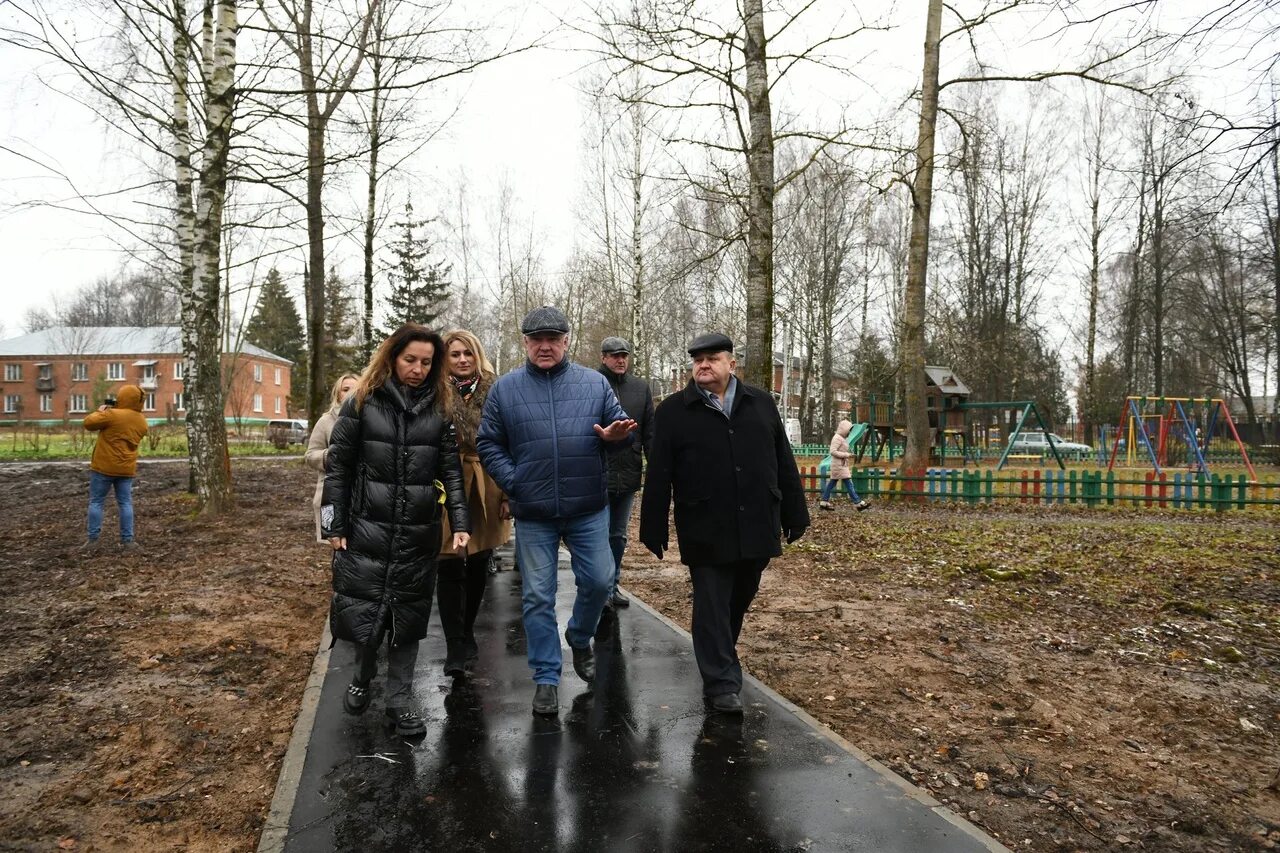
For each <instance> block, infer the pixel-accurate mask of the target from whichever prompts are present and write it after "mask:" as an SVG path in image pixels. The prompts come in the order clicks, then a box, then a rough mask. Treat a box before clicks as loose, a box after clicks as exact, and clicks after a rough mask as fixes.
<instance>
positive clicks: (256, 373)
mask: <svg viewBox="0 0 1280 853" xmlns="http://www.w3.org/2000/svg"><path fill="white" fill-rule="evenodd" d="M253 381H254V382H261V381H262V365H261V364H255V365H254V366H253Z"/></svg>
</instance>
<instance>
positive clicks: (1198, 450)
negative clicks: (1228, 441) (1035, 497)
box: [1107, 396, 1258, 482]
mask: <svg viewBox="0 0 1280 853" xmlns="http://www.w3.org/2000/svg"><path fill="white" fill-rule="evenodd" d="M1219 422H1222V423H1225V424H1226V426H1227V429H1228V430H1229V431H1230V433H1231V437H1232V438H1233V439H1234V440H1235V443H1236V447H1237V448H1239V450H1240V457H1241V458H1242V459H1243V460H1244V465H1245V467H1246V468H1247V469H1248V470H1249V480H1250V482H1257V480H1258V475H1257V473H1256V472H1255V471H1254V470H1253V463H1252V462H1251V461H1250V460H1249V451H1248V449H1247V448H1246V447H1245V444H1244V442H1243V441H1241V440H1240V433H1239V432H1237V431H1236V425H1235V421H1233V420H1232V419H1231V411H1230V410H1229V409H1228V408H1227V404H1226V402H1225V401H1223V400H1222V399H1221V398H1218V397H1151V396H1142V397H1126V398H1125V402H1124V408H1123V409H1121V410H1120V420H1119V424H1120V428H1119V429H1117V430H1116V431H1115V438H1114V439H1112V443H1111V454H1110V460H1109V461H1108V463H1107V470H1108V471H1110V470H1112V469H1113V468H1114V467H1115V464H1116V459H1117V458H1118V457H1119V455H1120V451H1121V450H1122V449H1123V450H1124V451H1125V461H1126V463H1127V465H1128V467H1137V466H1138V465H1139V460H1140V459H1143V458H1145V461H1147V462H1150V463H1151V467H1152V468H1153V469H1154V471H1155V473H1156V475H1157V476H1159V475H1160V474H1161V473H1162V469H1164V468H1168V467H1171V465H1174V464H1185V465H1186V467H1187V469H1188V470H1190V471H1192V472H1195V473H1199V474H1205V475H1207V474H1208V473H1209V462H1208V456H1207V455H1206V451H1207V448H1208V441H1209V437H1211V436H1212V435H1213V434H1214V430H1215V429H1216V428H1217V426H1218V424H1219ZM1201 425H1203V426H1201ZM1171 460H1174V462H1172V463H1171ZM1179 460H1180V461H1179ZM1144 464H1145V463H1144Z"/></svg>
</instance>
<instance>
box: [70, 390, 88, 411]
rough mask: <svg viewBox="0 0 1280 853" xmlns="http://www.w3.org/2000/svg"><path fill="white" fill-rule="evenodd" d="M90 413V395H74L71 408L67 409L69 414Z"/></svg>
mask: <svg viewBox="0 0 1280 853" xmlns="http://www.w3.org/2000/svg"><path fill="white" fill-rule="evenodd" d="M87 411H89V395H88V394H72V395H71V403H70V407H69V408H68V409H67V413H68V414H73V415H74V414H77V413H80V412H87Z"/></svg>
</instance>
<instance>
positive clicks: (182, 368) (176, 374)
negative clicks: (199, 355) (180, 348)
mask: <svg viewBox="0 0 1280 853" xmlns="http://www.w3.org/2000/svg"><path fill="white" fill-rule="evenodd" d="M173 378H174V379H186V378H187V363H186V362H185V361H175V362H174V363H173Z"/></svg>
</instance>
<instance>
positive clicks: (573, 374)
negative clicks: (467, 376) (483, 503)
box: [476, 305, 636, 715]
mask: <svg viewBox="0 0 1280 853" xmlns="http://www.w3.org/2000/svg"><path fill="white" fill-rule="evenodd" d="M520 331H521V332H522V333H523V335H524V349H525V354H526V355H527V356H528V360H527V361H526V362H525V364H524V366H523V367H520V368H516V369H515V370H513V371H512V372H511V373H508V374H506V375H505V376H502V377H500V378H499V379H498V381H496V382H495V383H493V387H492V388H490V389H489V397H488V399H487V400H486V401H485V404H484V411H483V414H482V415H481V419H480V431H479V434H478V435H477V437H476V451H477V453H479V455H480V461H481V463H482V464H483V465H484V469H485V471H487V472H488V473H489V476H491V477H493V479H494V482H496V483H497V484H498V486H499V487H500V488H501V489H502V491H503V492H505V493H506V495H507V500H508V503H509V505H510V508H511V515H512V517H513V518H514V519H515V527H516V561H517V562H518V563H519V565H520V581H521V585H522V587H523V593H522V598H523V613H524V633H525V641H526V645H527V648H528V655H529V668H530V669H531V670H533V681H534V684H535V685H536V686H535V687H534V694H533V712H534V713H535V714H541V715H554V714H557V713H559V710H560V699H559V692H558V686H559V684H560V668H561V661H562V656H561V650H560V633H559V630H560V629H559V626H558V625H557V624H556V569H557V563H558V552H559V547H560V542H561V540H563V541H564V543H565V546H566V547H567V548H568V549H569V555H570V557H571V558H572V568H573V576H574V580H575V581H576V583H577V588H578V595H577V598H576V599H575V600H574V604H573V613H572V615H571V616H570V617H569V624H568V625H567V626H566V628H565V632H564V638H565V641H566V642H568V644H569V648H570V650H571V651H572V652H573V669H574V672H576V673H577V674H578V677H579V678H581V679H582V680H583V681H585V682H587V683H588V684H591V683H592V681H593V680H594V678H595V658H594V654H593V652H592V650H591V638H592V636H594V634H595V632H596V627H597V626H598V625H599V622H600V613H601V611H602V610H603V609H604V604H605V600H606V599H608V597H609V595H610V594H611V592H612V584H613V554H612V553H611V552H610V550H609V497H608V491H607V489H606V483H605V472H606V466H605V451H606V448H609V449H614V450H625V449H626V446H627V445H628V444H629V443H630V441H631V433H632V431H633V430H635V428H636V422H635V421H633V420H631V419H630V418H628V417H627V413H626V412H625V411H623V409H622V406H620V405H618V398H617V396H616V395H615V394H614V393H613V389H612V388H611V387H610V386H609V383H608V381H607V380H606V379H605V378H604V377H603V376H601V375H600V374H599V373H596V372H595V371H594V370H591V369H590V368H586V367H583V366H582V365H580V364H574V363H573V362H572V361H570V360H569V358H568V355H567V353H568V349H569V321H568V319H567V318H566V317H565V316H564V312H562V311H561V310H560V309H558V308H553V307H551V306H549V305H544V306H543V307H541V308H535V309H533V310H532V311H530V312H529V313H528V314H527V315H525V318H524V321H523V322H522V323H521V324H520Z"/></svg>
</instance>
